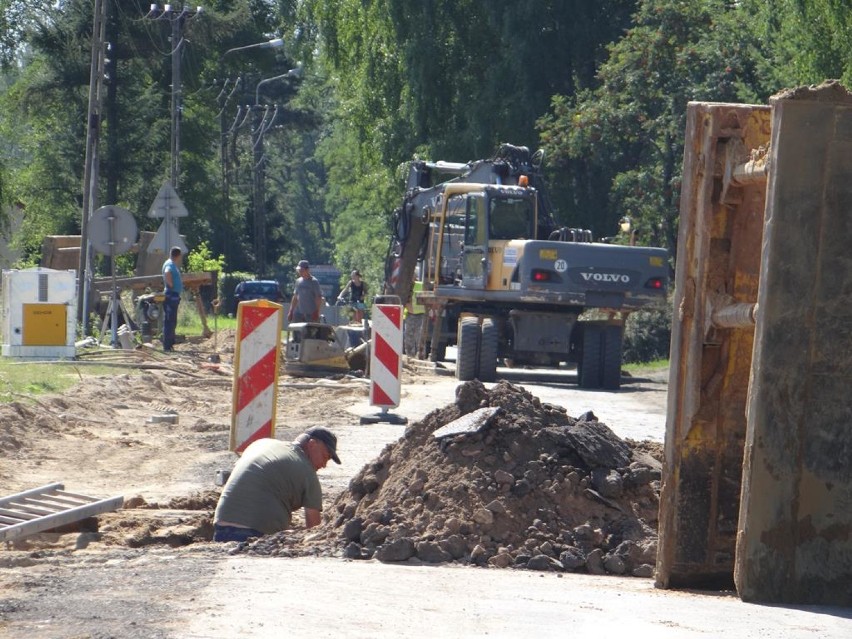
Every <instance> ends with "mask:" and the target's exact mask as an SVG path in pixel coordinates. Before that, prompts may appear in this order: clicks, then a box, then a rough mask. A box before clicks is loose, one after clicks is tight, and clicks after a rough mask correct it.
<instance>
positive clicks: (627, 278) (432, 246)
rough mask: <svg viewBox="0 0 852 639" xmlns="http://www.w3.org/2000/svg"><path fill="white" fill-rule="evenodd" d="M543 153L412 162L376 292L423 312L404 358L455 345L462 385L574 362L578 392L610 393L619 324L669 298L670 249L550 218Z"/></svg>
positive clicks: (616, 378) (508, 150)
mask: <svg viewBox="0 0 852 639" xmlns="http://www.w3.org/2000/svg"><path fill="white" fill-rule="evenodd" d="M542 158H543V154H542V152H541V151H538V152H536V153H531V152H530V150H529V149H528V148H527V147H523V146H514V145H511V144H502V145H500V147H499V148H498V150H497V152H496V153H495V155H494V157H492V158H490V159H486V160H478V161H474V162H467V163H455V162H443V161H437V162H427V161H422V160H418V161H414V162H412V163H411V164H410V165H409V175H408V181H407V184H406V192H405V195H404V197H403V201H402V205H401V206H400V207H399V208H398V209H396V210H395V211H394V213H393V218H392V221H393V223H392V227H393V232H392V237H391V242H390V247H389V249H388V255H387V260H386V266H385V282H384V287H383V292H384V294H385V295H388V296H395V297H398V298H399V299H400V301H401V303H402V304H403V305H405V306H406V307H408V308H412V307H413V306H417V307H419V308H423V309H425V311H426V312H425V313H424V314H423V318H424V320H423V322H422V325H421V326H422V327H421V328H420V329H419V332H418V337H417V340H416V342H415V343H416V345H417V346H416V348H415V349H414V352H413V353H410V354H413V355H416V356H419V357H421V358H426V357H428V358H429V359H431V360H432V361H440V360H442V359H444V357H445V355H446V348H447V346H452V345H455V346H456V347H457V358H456V377H457V378H458V379H459V380H470V379H479V380H480V381H494V379H495V378H496V375H497V364H498V360H502V361H503V362H504V363H505V364H506V365H507V366H519V365H524V364H531V365H536V366H559V365H560V364H562V363H576V365H577V375H578V381H579V385H580V387H582V388H589V389H594V388H604V389H617V388H619V387H620V384H621V359H622V355H621V350H622V337H623V332H624V322H625V320H626V318H627V316H628V315H629V313H630V312H632V311H636V310H639V309H647V308H650V307H654V306H659V305H661V304H663V303H664V302H665V299H666V288H667V285H668V277H669V266H668V259H667V258H668V254H667V252H666V250H665V249H661V248H649V247H638V246H624V245H617V244H607V243H600V242H595V241H594V240H593V237H592V233H591V232H590V231H588V230H584V229H577V228H568V227H560V226H559V225H557V224H556V221H555V218H554V215H553V211H552V207H551V206H550V203H549V201H548V198H547V193H546V186H545V184H544V180H543V176H542V171H541V165H542ZM415 291H416V295H415ZM406 330H408V328H406Z"/></svg>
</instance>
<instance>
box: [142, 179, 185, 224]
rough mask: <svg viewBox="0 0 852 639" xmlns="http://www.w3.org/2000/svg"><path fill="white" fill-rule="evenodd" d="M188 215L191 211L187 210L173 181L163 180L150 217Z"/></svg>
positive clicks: (149, 214)
mask: <svg viewBox="0 0 852 639" xmlns="http://www.w3.org/2000/svg"><path fill="white" fill-rule="evenodd" d="M188 215H189V211H187V210H186V207H185V206H184V205H183V202H182V201H181V199H180V196H179V195H178V194H177V191H175V187H173V186H172V183H171V182H169V181H165V182H163V186H161V187H160V190H159V191H158V192H157V197H155V198H154V203H153V204H152V205H151V208H150V210H149V211H148V217H186V216H188Z"/></svg>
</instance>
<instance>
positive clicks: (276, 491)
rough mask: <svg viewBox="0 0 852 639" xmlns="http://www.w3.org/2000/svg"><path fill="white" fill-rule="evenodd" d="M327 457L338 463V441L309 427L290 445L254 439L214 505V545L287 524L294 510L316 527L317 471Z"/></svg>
mask: <svg viewBox="0 0 852 639" xmlns="http://www.w3.org/2000/svg"><path fill="white" fill-rule="evenodd" d="M329 459H333V460H334V461H335V462H336V463H338V464H339V463H340V458H339V457H338V456H337V437H335V435H334V433H332V432H331V431H330V430H327V429H325V428H319V427H317V428H310V429H308V430H307V431H305V432H304V433H302V434H301V435H299V436H298V437H297V438H296V440H295V441H294V442H292V443H288V442H282V441H279V440H277V439H259V440H257V441H256V442H252V443H251V444H249V446H248V447H247V448H246V449H245V451H244V452H243V455H242V457H240V460H239V461H238V462H237V464H236V466H234V470H233V472H232V473H231V476H230V477H229V478H228V481H227V483H226V484H225V488H224V489H223V490H222V494H221V495H220V496H219V503H218V504H217V505H216V514H215V515H214V517H213V522H214V533H213V540H214V541H245V540H246V539H248V538H249V537H260V536H262V535H269V534H272V533H276V532H279V531H281V530H284V529H285V528H288V527H289V526H290V519H291V516H292V514H293V512H294V511H296V510H298V509H299V508H304V509H305V525H306V526H307V527H308V528H313V527H314V526H316V525H318V524H319V523H320V513H321V511H322V488H320V483H319V479H318V478H317V471H318V470H319V469H320V468H325V465H326V464H327V463H328V460H329Z"/></svg>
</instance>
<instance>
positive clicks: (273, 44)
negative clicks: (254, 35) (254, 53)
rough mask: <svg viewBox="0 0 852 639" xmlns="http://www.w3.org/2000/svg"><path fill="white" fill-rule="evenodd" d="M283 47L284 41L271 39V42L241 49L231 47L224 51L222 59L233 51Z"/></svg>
mask: <svg viewBox="0 0 852 639" xmlns="http://www.w3.org/2000/svg"><path fill="white" fill-rule="evenodd" d="M283 46H284V40H282V39H281V38H272V39H271V40H265V41H264V42H255V43H254V44H246V45H244V46H241V47H233V48H231V49H228V50H227V51H225V53H223V54H222V57H223V58H224V57H225V56H226V55H228V54H229V53H234V52H235V51H245V50H246V49H278V48H279V47H283Z"/></svg>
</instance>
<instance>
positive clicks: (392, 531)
mask: <svg viewBox="0 0 852 639" xmlns="http://www.w3.org/2000/svg"><path fill="white" fill-rule="evenodd" d="M465 416H470V417H466V418H465V419H463V420H462V421H461V423H459V422H457V420H459V419H460V418H462V417H465ZM465 422H469V423H468V424H467V425H466V424H465ZM448 426H449V428H447V427H448ZM454 430H457V432H456V433H455V434H453V433H452V432H451V431H454ZM650 448H652V447H651V446H649V445H648V444H647V443H640V444H637V443H634V442H629V441H624V440H621V439H620V438H619V437H617V436H616V435H615V434H614V433H613V432H612V431H611V430H610V429H609V428H608V427H607V426H606V425H605V424H603V423H601V422H599V421H598V420H597V418H596V417H595V416H594V414H592V413H586V414H585V415H583V416H581V417H580V418H579V419H574V418H572V417H570V416H569V415H568V414H567V412H566V410H565V409H564V408H562V407H560V406H554V405H550V404H546V403H542V402H541V401H539V399H538V398H536V397H534V396H533V395H531V394H530V393H529V392H527V391H526V390H524V389H523V388H520V387H517V386H513V385H511V384H508V383H500V384H497V385H496V386H495V387H494V388H493V389H492V390H490V391H489V390H487V389H486V388H485V387H484V386H483V385H482V384H481V383H480V382H478V381H473V382H468V383H465V384H462V385H460V386H459V387H458V389H457V391H456V401H455V403H454V404H451V405H449V406H446V407H444V408H442V409H440V410H437V411H434V412H432V413H430V414H429V415H428V416H427V417H426V418H425V419H423V420H422V421H421V422H418V423H416V424H414V425H412V426H411V427H410V428H408V430H407V431H406V433H405V435H404V436H403V437H402V438H401V439H400V440H399V441H398V442H397V443H394V444H390V445H388V446H387V447H385V449H384V450H383V451H382V453H381V454H380V455H379V457H378V458H377V459H376V460H375V461H374V462H372V463H370V464H368V465H367V466H365V467H364V468H363V469H362V470H361V471H360V472H359V473H358V474H357V475H356V476H355V477H354V478H353V479H352V481H351V482H350V484H349V489H348V490H346V491H344V492H343V493H342V494H341V495H340V496H339V497H338V498H337V500H336V502H335V504H334V506H333V507H332V508H331V509H329V512H327V513H326V514H325V517H326V520H325V521H324V523H323V524H322V525H321V526H320V527H319V528H318V529H313V530H310V531H307V533H306V532H305V531H286V532H282V533H278V534H275V535H271V536H267V537H263V538H261V539H258V540H256V541H253V542H250V543H245V544H241V545H240V546H239V547H238V548H237V552H249V553H251V554H260V555H275V556H294V555H303V554H329V555H342V556H343V557H345V558H349V559H371V558H376V559H378V560H379V561H383V562H400V561H411V560H413V561H419V562H425V563H444V562H458V563H463V564H473V565H478V566H494V567H499V568H507V567H518V568H528V569H531V570H545V571H586V572H589V573H593V574H602V573H612V574H619V575H630V574H633V575H636V576H643V577H648V576H650V575H651V574H652V573H653V568H652V566H653V565H654V562H655V559H656V550H657V533H656V528H657V507H658V496H659V480H660V463H659V461H658V459H656V458H655V457H654V456H652V455H650V454H649V453H648V450H649V449H650Z"/></svg>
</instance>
